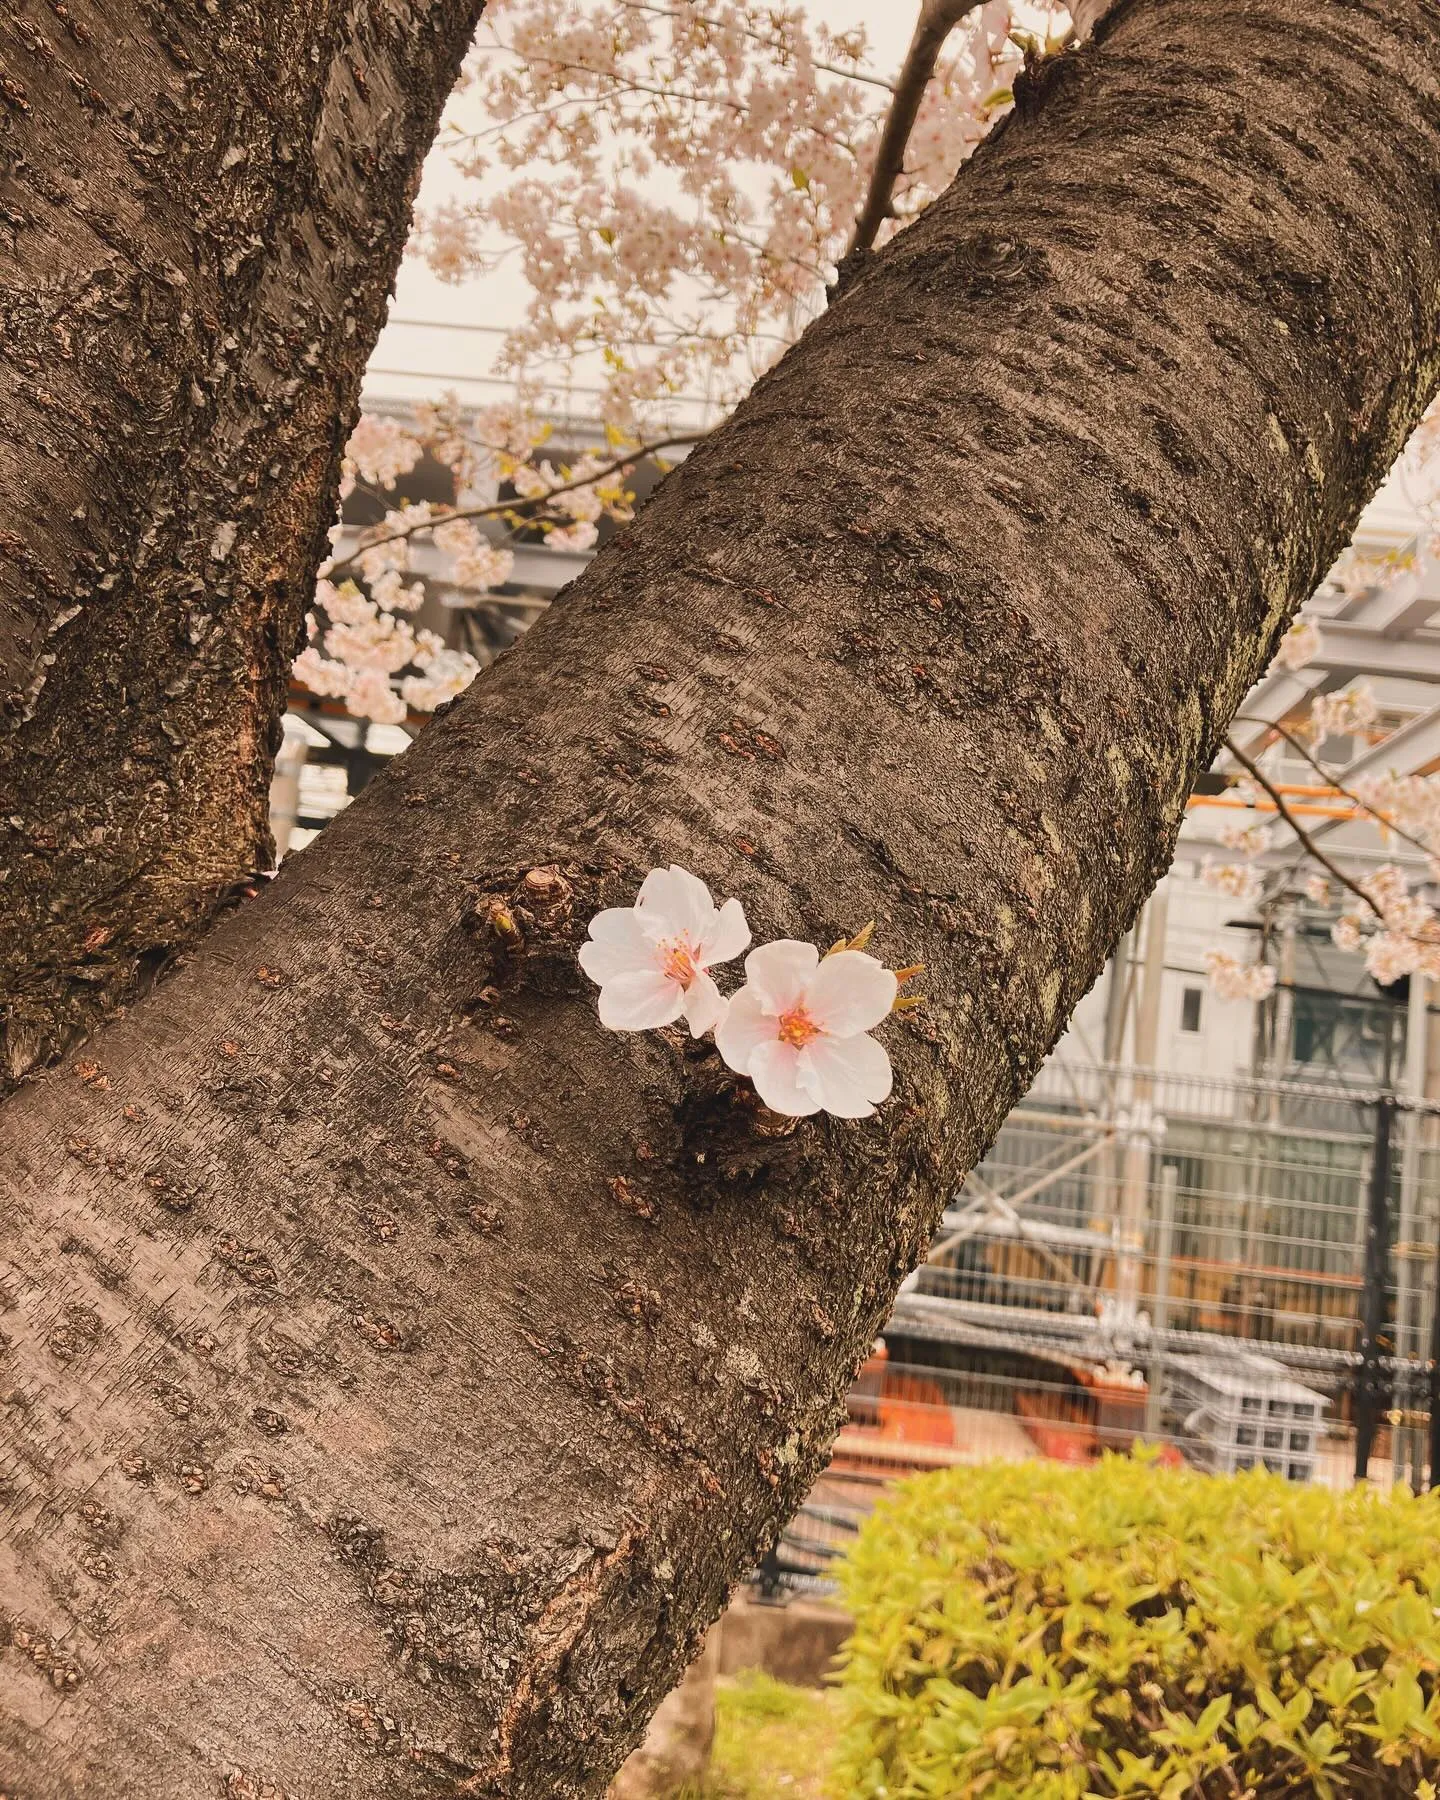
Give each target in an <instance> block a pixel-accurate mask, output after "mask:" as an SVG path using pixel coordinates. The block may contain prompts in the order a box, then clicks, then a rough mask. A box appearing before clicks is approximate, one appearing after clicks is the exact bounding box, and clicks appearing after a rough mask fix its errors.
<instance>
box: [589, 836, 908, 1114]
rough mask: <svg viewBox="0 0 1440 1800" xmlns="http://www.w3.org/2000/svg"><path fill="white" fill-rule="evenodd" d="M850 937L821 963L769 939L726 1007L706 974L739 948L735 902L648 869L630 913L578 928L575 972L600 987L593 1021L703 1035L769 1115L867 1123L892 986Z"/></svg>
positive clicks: (885, 1089)
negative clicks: (585, 931) (580, 940)
mask: <svg viewBox="0 0 1440 1800" xmlns="http://www.w3.org/2000/svg"><path fill="white" fill-rule="evenodd" d="M868 935H869V934H868V932H865V933H861V934H860V935H859V936H858V937H857V938H854V939H852V940H851V941H850V942H849V943H844V942H842V943H840V944H837V945H836V946H835V947H834V948H833V949H832V950H831V951H830V952H829V953H828V955H825V956H821V954H820V952H819V950H818V949H817V948H816V947H815V945H814V944H807V943H802V942H800V941H799V940H798V939H794V938H780V939H777V940H776V941H775V942H774V943H770V944H762V945H760V946H759V948H758V949H755V950H751V951H750V954H749V955H748V956H746V958H745V983H744V985H743V986H742V987H741V988H740V989H739V990H738V991H737V992H736V993H734V994H732V995H731V996H730V997H729V998H728V999H726V998H725V997H724V996H723V995H722V994H721V992H720V990H719V988H718V987H717V986H716V984H715V980H714V977H713V976H712V975H711V973H710V971H711V970H712V969H713V968H716V967H718V966H719V965H720V964H722V963H727V962H733V961H734V959H735V958H736V957H737V956H739V955H741V954H742V953H743V952H744V951H745V950H746V949H748V948H749V944H750V927H749V925H748V924H747V923H746V920H745V913H744V909H743V908H742V907H741V905H740V902H739V901H738V900H734V899H731V900H726V901H725V903H724V904H723V905H722V906H718V907H717V906H716V905H715V902H714V900H713V899H712V897H711V894H710V890H709V888H708V887H706V885H705V883H704V882H703V881H701V880H700V879H699V878H698V877H697V876H695V875H692V874H691V873H690V872H689V871H688V870H687V869H682V868H680V867H679V866H678V865H676V864H673V863H672V864H671V866H670V867H669V868H668V869H652V870H651V871H650V873H649V874H648V875H647V876H646V877H645V880H644V881H643V882H642V884H641V887H640V892H639V895H638V896H637V898H636V901H635V904H634V905H633V906H616V907H610V908H607V909H606V910H605V911H604V912H600V913H597V914H596V915H595V917H594V918H593V919H592V920H591V921H590V936H589V941H588V942H587V943H586V944H584V945H583V946H582V947H581V950H580V967H581V968H582V969H583V970H584V971H585V973H586V974H587V975H588V976H589V977H590V979H591V980H592V981H594V982H596V983H597V984H598V986H599V988H600V1023H601V1024H602V1025H604V1026H606V1027H608V1028H609V1029H610V1030H611V1031H649V1030H653V1029H655V1028H657V1027H659V1026H662V1025H673V1024H674V1023H675V1022H676V1021H677V1020H679V1019H682V1018H683V1019H684V1021H685V1023H686V1025H687V1026H688V1027H689V1030H690V1034H691V1036H692V1037H701V1036H703V1035H704V1034H705V1033H706V1032H707V1031H713V1032H714V1034H715V1046H716V1048H717V1049H718V1050H719V1052H720V1054H721V1056H722V1057H723V1058H724V1060H725V1063H726V1065H727V1067H729V1068H731V1069H733V1070H734V1071H735V1073H736V1074H737V1075H745V1076H748V1077H749V1079H750V1080H751V1081H752V1082H753V1083H754V1085H755V1091H756V1092H757V1093H758V1094H759V1096H760V1098H761V1100H763V1101H764V1103H765V1105H766V1106H768V1107H769V1108H770V1110H771V1111H772V1112H777V1113H784V1114H787V1115H788V1116H790V1117H792V1118H804V1117H806V1116H807V1115H809V1114H811V1113H817V1112H828V1113H831V1114H833V1115H834V1116H835V1117H836V1118H840V1119H864V1118H868V1117H869V1116H870V1114H871V1113H873V1112H874V1110H875V1108H876V1107H877V1106H878V1105H879V1103H880V1102H881V1101H882V1100H884V1099H886V1098H887V1097H888V1095H889V1093H890V1088H891V1080H892V1077H891V1069H890V1058H889V1056H888V1055H887V1054H886V1051H885V1046H884V1045H883V1044H881V1043H878V1042H877V1041H876V1040H875V1039H874V1038H873V1037H871V1036H870V1033H871V1032H872V1031H873V1030H874V1029H875V1027H876V1026H877V1025H879V1024H880V1023H881V1022H882V1021H883V1020H884V1019H885V1018H886V1017H888V1015H889V1014H890V1013H891V1012H894V1011H895V1010H897V1008H903V1007H904V1006H906V1005H907V1002H906V1001H903V1000H899V1001H897V998H896V995H897V992H898V989H899V984H900V982H901V981H903V980H905V979H907V978H908V977H909V976H910V975H912V974H916V973H918V970H917V969H903V970H899V971H895V970H891V969H887V968H885V967H884V966H883V965H882V964H881V963H880V962H878V961H877V960H876V959H875V957H873V956H867V955H866V954H865V952H864V950H863V949H862V948H861V947H860V946H861V945H862V944H863V943H864V942H865V941H866V940H867V938H868Z"/></svg>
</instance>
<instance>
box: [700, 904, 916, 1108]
mask: <svg viewBox="0 0 1440 1800" xmlns="http://www.w3.org/2000/svg"><path fill="white" fill-rule="evenodd" d="M896 987H897V983H896V978H895V976H894V975H893V974H892V973H891V971H890V970H889V969H887V968H885V967H883V966H882V964H880V963H879V962H877V961H876V959H875V958H874V957H873V956H866V955H865V953H864V952H863V951H861V950H836V951H832V952H831V954H830V955H829V956H826V957H823V958H822V957H821V955H820V952H819V951H818V950H817V949H816V948H815V946H814V945H813V944H805V943H800V942H799V941H798V940H796V939H794V938H780V939H778V940H777V941H776V942H775V943H773V944H762V945H761V946H760V948H759V949H758V950H752V951H751V952H750V954H749V956H747V957H746V958H745V986H744V987H742V988H741V990H740V992H739V993H738V994H736V995H735V997H734V999H733V1000H731V1002H730V1005H729V1007H728V1009H727V1010H726V1013H725V1017H724V1018H723V1019H722V1020H721V1022H720V1025H719V1028H718V1029H717V1030H716V1033H715V1042H716V1045H717V1046H718V1048H719V1051H720V1054H721V1055H722V1056H723V1057H724V1058H725V1061H726V1062H727V1063H728V1064H729V1066H730V1067H731V1068H732V1069H734V1070H735V1072H736V1073H737V1074H738V1075H748V1076H749V1077H750V1079H751V1081H753V1082H754V1084H755V1089H756V1092H757V1093H758V1094H759V1095H760V1098H761V1099H762V1100H763V1101H764V1102H765V1104H766V1106H768V1107H769V1108H770V1110H771V1111H772V1112H778V1113H788V1114H789V1115H790V1116H791V1117H793V1118H803V1117H804V1116H805V1115H806V1114H809V1113H816V1112H828V1113H833V1114H834V1115H835V1117H836V1118H839V1119H864V1118H868V1117H869V1116H870V1114H871V1113H873V1112H874V1110H875V1108H876V1106H877V1105H878V1104H879V1102H880V1101H882V1100H884V1099H885V1098H886V1096H887V1095H888V1094H889V1092H890V1086H891V1079H892V1077H891V1071H890V1058H889V1056H888V1055H887V1054H886V1052H885V1048H884V1046H883V1045H882V1044H878V1043H877V1042H876V1041H875V1039H874V1038H872V1037H870V1036H869V1035H868V1033H869V1032H871V1031H872V1030H873V1029H874V1028H875V1026H877V1025H878V1024H879V1023H880V1021H881V1020H882V1019H883V1018H885V1017H886V1015H887V1014H888V1013H889V1012H890V1010H891V1008H892V1007H893V1006H894V1004H895V993H896Z"/></svg>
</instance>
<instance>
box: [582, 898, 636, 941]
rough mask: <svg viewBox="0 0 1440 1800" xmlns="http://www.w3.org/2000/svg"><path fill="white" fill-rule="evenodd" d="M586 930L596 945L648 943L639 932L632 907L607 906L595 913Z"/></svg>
mask: <svg viewBox="0 0 1440 1800" xmlns="http://www.w3.org/2000/svg"><path fill="white" fill-rule="evenodd" d="M588 930H589V932H590V935H591V937H592V938H594V940H595V942H596V943H597V944H634V943H640V942H642V941H644V942H647V943H648V942H649V939H648V938H645V936H644V933H643V932H642V931H641V930H640V921H639V920H638V919H637V918H636V917H635V908H634V907H633V906H607V907H606V908H605V910H604V912H598V913H596V915H595V917H594V918H593V919H592V920H591V921H590V924H589V927H588Z"/></svg>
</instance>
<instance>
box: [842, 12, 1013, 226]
mask: <svg viewBox="0 0 1440 1800" xmlns="http://www.w3.org/2000/svg"><path fill="white" fill-rule="evenodd" d="M980 4H981V0H924V4H923V5H922V6H921V8H920V17H919V18H918V19H917V20H916V21H915V34H914V36H913V37H912V38H911V39H910V48H909V49H908V50H907V51H906V52H905V61H904V62H903V63H902V64H901V65H900V73H899V75H898V76H896V78H895V98H894V99H893V100H892V101H891V102H890V111H889V113H888V114H887V115H886V118H885V128H884V130H883V131H882V132H881V134H880V148H879V149H878V150H877V151H876V153H875V167H874V168H873V169H872V170H871V171H870V187H869V191H868V192H867V193H866V195H865V204H864V206H862V207H861V209H860V216H859V218H858V219H856V221H855V230H854V233H853V234H852V236H851V239H850V244H849V247H848V249H847V250H846V255H847V256H848V255H851V254H852V253H853V252H854V251H856V250H872V249H874V247H875V239H876V238H877V237H878V236H879V235H880V227H881V226H882V225H883V224H884V223H885V221H886V219H888V218H889V217H890V212H891V207H892V205H893V203H894V199H895V184H896V182H897V181H899V179H900V177H901V175H902V174H903V173H904V170H905V150H906V146H907V145H908V144H909V142H910V134H911V132H912V131H913V130H914V129H915V120H916V118H917V116H918V115H919V112H920V102H921V101H922V100H923V99H924V98H925V90H926V88H928V87H929V85H930V78H931V76H932V75H934V73H935V64H936V62H937V61H938V60H939V57H940V52H941V50H942V49H943V48H944V45H945V40H946V38H948V37H949V35H950V33H951V32H952V31H953V30H954V29H955V27H956V26H957V25H958V24H959V23H960V21H961V20H962V19H963V18H965V16H966V15H967V14H968V13H972V12H974V11H975V10H976V8H977V7H978V6H979V5H980Z"/></svg>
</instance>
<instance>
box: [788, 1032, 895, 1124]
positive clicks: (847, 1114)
mask: <svg viewBox="0 0 1440 1800" xmlns="http://www.w3.org/2000/svg"><path fill="white" fill-rule="evenodd" d="M804 1054H805V1055H806V1056H808V1057H809V1059H810V1065H811V1067H812V1068H813V1070H814V1071H815V1074H816V1076H817V1078H818V1080H819V1098H820V1104H821V1105H822V1106H823V1107H824V1108H825V1110H826V1112H828V1113H834V1115H835V1117H836V1118H837V1119H868V1118H869V1116H870V1114H871V1113H872V1112H874V1110H875V1108H876V1106H877V1105H878V1104H879V1103H880V1101H882V1100H884V1099H886V1098H887V1097H888V1095H889V1093H890V1089H891V1086H892V1084H893V1082H894V1075H893V1073H892V1071H891V1068H890V1058H889V1056H888V1055H887V1054H886V1051H885V1046H884V1045H883V1044H877V1043H876V1041H875V1039H874V1038H872V1037H866V1036H865V1035H864V1034H863V1033H862V1034H861V1035H860V1036H858V1037H848V1038H833V1037H818V1038H816V1039H815V1041H814V1043H813V1044H810V1045H808V1046H807V1047H806V1049H805V1052H804Z"/></svg>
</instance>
